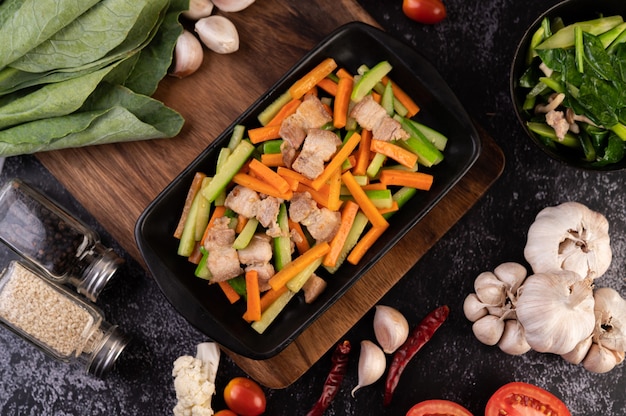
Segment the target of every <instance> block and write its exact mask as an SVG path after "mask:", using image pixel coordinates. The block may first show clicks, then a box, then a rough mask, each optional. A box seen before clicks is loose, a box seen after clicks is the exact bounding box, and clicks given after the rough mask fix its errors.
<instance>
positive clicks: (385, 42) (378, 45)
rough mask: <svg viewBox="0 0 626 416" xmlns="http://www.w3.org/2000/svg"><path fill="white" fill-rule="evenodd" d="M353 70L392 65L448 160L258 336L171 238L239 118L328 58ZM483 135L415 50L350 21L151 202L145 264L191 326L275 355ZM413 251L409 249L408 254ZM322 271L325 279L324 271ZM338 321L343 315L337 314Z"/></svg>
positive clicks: (143, 234) (141, 231)
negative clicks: (358, 250)
mask: <svg viewBox="0 0 626 416" xmlns="http://www.w3.org/2000/svg"><path fill="white" fill-rule="evenodd" d="M327 57H332V58H334V59H335V60H336V61H337V63H338V64H339V66H342V67H345V68H346V69H348V70H349V71H352V72H353V73H356V70H357V68H358V67H359V66H360V65H362V64H366V65H368V66H370V67H371V66H373V65H374V64H376V63H378V62H379V61H382V60H388V61H389V62H390V63H391V64H392V65H393V70H392V72H391V73H390V77H391V78H392V79H393V80H394V81H395V82H396V83H397V84H398V85H399V86H401V87H402V88H403V89H404V90H405V91H406V92H408V93H409V94H410V95H411V96H412V97H413V98H414V99H415V100H416V101H417V102H418V104H419V105H420V107H421V111H420V112H419V114H418V116H416V117H415V119H416V120H419V121H420V122H422V123H424V124H427V125H429V126H431V127H433V128H435V129H437V130H439V131H441V132H442V133H444V134H445V135H447V136H448V139H449V140H448V147H447V149H446V150H445V152H444V155H445V158H444V161H443V162H441V163H440V164H439V165H437V166H436V167H435V168H433V169H431V171H432V173H433V174H434V175H435V182H434V184H433V187H432V189H431V190H430V191H428V192H422V193H420V194H418V195H416V196H414V197H413V198H412V199H411V200H410V201H409V202H408V203H407V204H406V205H405V206H404V207H403V208H402V209H401V210H400V211H399V212H397V213H396V214H395V215H393V216H392V217H391V219H390V220H389V222H390V227H389V228H388V229H387V231H386V232H385V233H384V235H383V236H382V237H381V238H380V239H379V240H378V241H377V242H376V244H375V245H374V246H373V247H372V248H371V249H370V250H369V251H368V253H367V255H366V256H365V257H364V258H363V259H362V261H361V262H360V263H359V264H358V265H356V266H353V265H350V264H345V265H343V266H341V268H340V269H339V270H338V271H337V272H336V273H335V274H334V275H333V276H332V278H331V279H328V287H327V289H326V290H325V291H324V293H322V294H321V295H320V297H319V298H318V299H317V300H316V301H315V302H313V303H312V304H306V303H305V302H304V299H303V297H302V296H300V295H298V296H294V298H292V300H291V302H290V304H289V305H287V307H286V308H285V309H284V310H283V312H282V313H281V315H280V316H279V317H278V318H277V319H276V320H275V321H274V322H273V323H272V324H271V325H270V327H269V328H268V329H267V330H266V331H265V333H264V334H262V335H261V334H258V333H257V332H255V331H254V330H253V329H252V328H250V326H249V324H247V323H246V322H245V321H244V320H243V319H242V318H241V315H242V314H243V312H244V311H243V307H244V306H243V305H238V304H235V305H230V304H229V303H228V302H227V301H226V299H225V297H224V296H223V294H221V293H219V291H220V289H219V287H217V285H208V284H207V282H206V281H204V280H202V279H199V278H197V277H195V276H194V274H193V272H194V266H193V265H191V264H190V263H189V262H188V261H187V259H185V258H183V257H180V256H178V255H177V254H176V249H177V243H178V240H176V239H174V238H173V237H172V233H173V230H174V229H175V228H176V223H177V221H178V217H179V215H180V213H181V210H182V207H183V203H184V200H185V195H186V193H187V190H188V188H189V185H190V183H191V181H192V178H193V175H194V173H195V172H196V171H203V172H205V173H207V174H209V175H210V174H212V173H213V172H214V171H215V163H216V157H217V154H218V151H219V149H220V148H221V147H223V146H225V145H226V144H227V142H228V140H229V138H230V135H231V132H232V128H233V127H234V126H235V125H236V124H243V125H245V126H247V127H254V126H256V125H258V121H257V116H258V114H259V113H260V112H261V111H262V110H263V109H264V108H265V107H266V106H267V105H268V104H269V103H271V102H273V101H274V100H275V99H276V98H277V97H278V96H279V95H280V94H281V93H283V92H284V91H286V90H287V89H288V87H289V86H290V85H291V84H292V83H293V82H295V80H297V79H298V78H300V77H301V76H302V75H303V74H304V73H306V72H308V71H309V70H310V69H311V68H312V67H314V66H315V65H316V64H318V63H319V62H321V61H322V60H323V59H324V58H327ZM480 146H481V144H480V139H479V136H478V134H477V132H476V130H475V129H474V126H473V124H472V122H471V120H470V118H469V117H468V115H467V114H466V112H465V110H464V109H463V107H462V106H461V105H460V103H459V102H458V100H457V98H456V97H455V95H454V94H453V93H452V92H451V90H450V89H449V87H448V86H447V85H446V83H445V82H444V81H443V80H442V79H441V78H440V76H439V75H438V73H437V71H436V70H435V69H434V68H433V67H432V66H431V65H430V64H429V63H428V62H426V61H425V60H424V59H423V58H422V57H421V56H420V55H419V54H418V53H416V52H415V51H414V50H413V49H411V48H409V47H407V46H406V45H405V44H403V43H401V42H399V41H397V40H395V39H393V38H392V37H390V36H388V35H387V34H385V33H384V32H382V31H381V30H379V29H376V28H374V27H372V26H369V25H366V24H363V23H358V22H354V23H349V24H347V25H344V26H342V27H341V28H339V29H337V30H336V31H335V32H333V33H332V34H330V35H329V36H328V37H326V38H325V39H324V40H323V41H322V42H321V43H320V44H319V45H317V47H315V48H314V49H313V50H311V51H310V52H309V53H308V54H307V55H305V56H304V57H303V58H302V59H301V60H300V61H299V62H298V63H297V64H296V65H295V66H294V67H293V68H292V69H290V70H289V72H287V74H285V75H284V76H283V77H282V78H281V79H280V80H279V81H278V82H277V83H276V84H275V85H274V86H273V87H272V88H270V89H269V90H268V91H267V92H266V93H265V94H264V95H263V96H262V97H261V98H259V99H258V100H257V101H256V102H255V103H254V104H252V106H251V107H250V108H249V109H247V110H246V111H245V112H244V113H243V114H242V115H241V116H240V117H239V118H238V119H237V120H235V121H234V122H233V123H232V124H231V126H229V127H228V128H227V129H226V130H225V131H224V132H223V133H222V134H221V135H220V136H219V137H217V139H215V141H213V142H212V143H211V144H210V145H209V146H208V147H207V148H206V149H205V150H204V151H203V152H202V153H201V154H200V155H199V156H198V157H197V158H196V159H195V160H194V161H193V162H192V163H191V164H190V165H189V166H188V167H187V168H185V170H184V171H183V172H182V173H181V174H180V175H179V176H178V177H177V178H176V179H175V180H174V181H173V182H172V183H171V184H169V185H168V186H167V187H166V188H165V189H164V190H163V191H162V192H161V193H160V194H159V195H158V196H157V198H156V199H155V200H154V201H153V202H152V203H151V204H150V205H149V206H148V207H147V208H146V210H145V211H144V212H143V213H142V215H141V216H140V218H139V219H138V221H137V224H136V227H135V237H136V241H137V244H138V247H139V249H140V251H141V253H142V255H143V258H144V259H145V262H146V264H147V266H148V268H149V270H150V272H151V273H152V274H153V276H154V278H155V279H156V281H157V283H158V285H159V287H160V289H161V291H162V292H163V294H164V295H165V297H166V298H167V299H168V300H169V301H170V303H171V304H172V305H173V306H174V308H175V309H176V310H177V311H178V312H179V313H180V314H181V315H182V316H183V317H185V318H186V319H187V320H188V321H189V322H190V323H191V324H192V325H194V326H195V327H196V328H198V329H199V330H200V331H201V332H203V333H204V334H206V335H207V336H208V337H210V338H211V339H213V340H214V341H216V342H218V343H219V344H221V345H223V346H224V347H226V348H227V349H229V350H231V351H233V352H235V353H237V354H240V355H243V356H246V357H249V358H253V359H265V358H270V357H272V356H274V355H276V354H277V353H279V352H280V351H281V350H283V349H284V348H285V347H286V346H287V345H289V344H290V343H291V342H292V341H293V340H294V339H295V338H296V337H297V336H298V334H300V333H301V332H302V331H303V330H304V329H305V328H306V327H307V326H308V325H310V324H311V323H312V322H313V321H314V320H315V319H316V318H317V317H319V316H320V315H321V314H322V313H323V312H324V311H326V310H327V309H328V307H329V306H331V305H332V304H333V303H334V302H335V301H336V300H337V299H338V298H339V297H340V296H341V295H342V294H344V293H345V292H346V291H347V290H348V289H349V288H350V286H352V285H353V284H354V283H355V282H356V281H357V280H358V279H359V278H360V277H361V276H362V275H363V274H364V273H365V272H366V271H367V270H368V269H370V268H371V267H372V266H373V265H374V264H375V263H376V261H377V260H378V259H380V258H381V257H382V256H383V255H384V254H385V253H386V252H387V251H388V250H389V249H390V248H391V247H392V246H393V245H394V244H395V243H396V242H397V241H398V240H399V239H400V238H401V237H402V236H403V235H405V234H406V232H407V231H409V230H410V229H411V227H413V226H414V225H415V224H416V223H417V222H418V221H419V220H420V219H421V218H423V217H424V215H426V213H427V212H428V211H430V210H431V209H432V208H433V206H435V204H437V202H439V200H441V198H442V197H443V196H444V195H445V194H446V193H447V192H448V191H449V190H450V189H451V188H452V187H453V186H454V185H455V184H456V183H457V182H458V181H459V180H460V179H461V178H462V177H463V175H464V174H465V173H466V172H467V171H468V170H469V168H470V167H471V166H472V164H473V163H474V162H475V161H476V159H477V158H478V155H479V153H480ZM407 255H411V254H407ZM320 275H321V276H322V277H328V276H326V275H324V274H323V273H321V274H320ZM337 319H342V318H341V317H340V316H338V317H337Z"/></svg>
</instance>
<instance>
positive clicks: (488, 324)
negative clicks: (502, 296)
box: [472, 315, 504, 345]
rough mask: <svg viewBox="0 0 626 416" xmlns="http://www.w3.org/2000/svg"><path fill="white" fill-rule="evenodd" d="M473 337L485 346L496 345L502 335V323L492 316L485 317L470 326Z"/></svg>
mask: <svg viewBox="0 0 626 416" xmlns="http://www.w3.org/2000/svg"><path fill="white" fill-rule="evenodd" d="M472 331H473V332H474V336H476V338H477V339H478V340H479V341H480V342H482V343H483V344H486V345H496V344H497V343H498V341H500V338H502V334H503V333H504V321H503V320H502V319H500V318H498V317H497V316H494V315H486V316H483V317H482V318H480V319H479V320H477V321H476V322H474V324H473V325H472Z"/></svg>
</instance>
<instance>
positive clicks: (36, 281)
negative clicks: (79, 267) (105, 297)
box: [0, 260, 129, 376]
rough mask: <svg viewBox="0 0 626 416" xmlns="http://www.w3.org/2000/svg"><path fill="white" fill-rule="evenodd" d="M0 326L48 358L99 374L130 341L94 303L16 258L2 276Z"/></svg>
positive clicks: (107, 368) (102, 373)
mask: <svg viewBox="0 0 626 416" xmlns="http://www.w3.org/2000/svg"><path fill="white" fill-rule="evenodd" d="M0 322H1V323H2V324H3V325H4V326H6V327H8V328H9V329H11V330H12V331H13V332H15V333H17V334H18V335H21V336H22V337H23V338H24V339H26V340H28V341H30V342H31V343H32V344H34V345H35V346H37V347H39V349H41V350H43V352H45V353H46V354H48V355H50V356H52V357H54V358H56V359H57V360H60V361H63V362H78V363H81V364H83V365H84V366H85V368H86V370H87V372H88V373H90V374H93V375H96V376H102V375H104V374H105V373H106V372H108V371H109V370H110V369H111V368H112V367H113V365H114V363H115V361H116V360H117V359H118V357H119V356H120V354H121V353H122V351H123V350H124V348H125V347H126V345H127V344H128V340H129V339H128V337H127V336H126V335H124V333H123V332H122V331H121V330H120V329H119V327H118V326H117V325H111V324H110V323H108V322H106V321H105V320H104V317H103V314H102V312H101V311H100V310H99V309H97V308H96V307H95V306H94V305H93V304H92V303H90V302H88V301H87V300H86V299H83V298H82V297H80V296H78V295H77V294H75V293H72V292H71V291H70V290H68V289H67V288H65V287H62V286H60V285H58V284H56V283H54V282H52V281H50V280H49V279H47V278H44V277H43V276H42V275H41V274H39V273H38V272H37V271H36V269H34V268H31V267H29V266H28V265H26V264H24V263H21V262H20V261H15V260H14V261H11V262H10V263H9V265H8V266H7V267H6V268H5V269H4V270H3V271H2V273H1V274H0Z"/></svg>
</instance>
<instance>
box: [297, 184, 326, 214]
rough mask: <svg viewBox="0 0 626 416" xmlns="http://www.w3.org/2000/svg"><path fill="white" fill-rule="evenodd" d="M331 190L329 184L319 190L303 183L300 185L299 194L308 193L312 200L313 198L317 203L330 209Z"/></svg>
mask: <svg viewBox="0 0 626 416" xmlns="http://www.w3.org/2000/svg"><path fill="white" fill-rule="evenodd" d="M329 190H330V186H329V185H328V184H324V185H323V186H322V187H321V188H320V189H319V190H317V189H313V188H311V187H310V186H306V185H305V184H303V183H301V184H298V189H297V192H308V193H309V194H310V195H311V198H313V200H314V201H315V202H317V203H318V204H320V205H321V206H323V207H326V208H329V207H328V193H329ZM329 209H330V208H329Z"/></svg>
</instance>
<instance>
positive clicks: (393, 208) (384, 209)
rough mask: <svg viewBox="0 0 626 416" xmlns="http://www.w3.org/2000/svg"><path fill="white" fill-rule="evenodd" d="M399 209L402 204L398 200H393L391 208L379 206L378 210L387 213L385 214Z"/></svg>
mask: <svg viewBox="0 0 626 416" xmlns="http://www.w3.org/2000/svg"><path fill="white" fill-rule="evenodd" d="M399 209H400V206H399V205H398V201H393V202H392V203H391V206H390V207H389V208H379V209H378V212H380V213H381V214H382V215H385V214H389V213H390V212H396V211H397V210H399Z"/></svg>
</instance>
